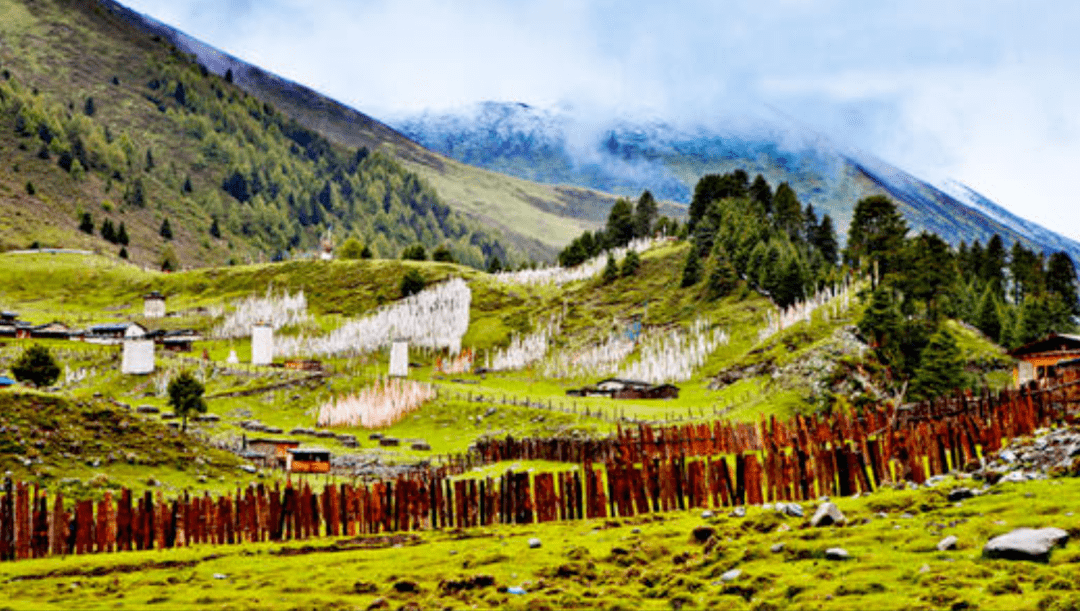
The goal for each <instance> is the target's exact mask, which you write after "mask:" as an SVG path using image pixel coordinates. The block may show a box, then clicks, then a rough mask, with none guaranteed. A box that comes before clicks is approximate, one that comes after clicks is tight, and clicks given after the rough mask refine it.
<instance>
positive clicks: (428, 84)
mask: <svg viewBox="0 0 1080 611" xmlns="http://www.w3.org/2000/svg"><path fill="white" fill-rule="evenodd" d="M123 1H124V2H125V3H126V4H127V5H128V6H131V7H132V8H134V9H136V10H139V11H141V12H144V13H146V14H148V15H150V16H152V17H154V18H156V19H159V20H161V21H164V22H165V23H168V24H170V25H173V26H175V27H177V28H179V29H181V30H183V31H185V32H187V33H188V34H190V35H192V36H195V37H196V38H199V39H201V40H204V41H206V42H208V43H210V44H212V45H214V46H216V47H218V48H221V49H223V50H225V51H227V52H229V53H231V54H233V55H236V56H238V57H240V58H242V59H244V60H246V61H249V62H252V63H255V64H257V65H260V66H262V67H264V68H266V69H268V70H271V71H273V72H276V73H278V74H280V75H282V76H285V77H287V78H290V79H292V80H295V81H298V82H301V83H303V84H306V85H308V86H310V87H312V88H314V89H316V90H318V91H320V92H322V93H325V94H328V95H330V96H332V97H334V98H336V99H338V100H340V101H342V102H345V103H347V104H349V105H351V106H354V107H356V108H357V109H359V110H361V111H363V112H366V113H368V114H371V115H373V116H375V117H377V118H379V117H382V118H387V117H390V116H392V115H394V114H397V113H400V112H404V111H416V110H422V109H426V108H434V109H438V108H447V107H455V106H461V105H465V104H468V103H471V102H475V101H479V100H508V101H509V100H513V101H520V102H525V103H529V104H533V105H538V106H549V105H555V104H565V103H569V104H572V105H574V106H575V107H576V108H579V109H582V108H587V109H590V110H592V111H595V112H600V113H605V114H617V115H624V116H631V117H633V116H644V117H650V118H663V119H666V120H668V121H672V122H676V123H685V124H698V123H701V124H706V125H709V126H716V127H723V126H724V125H726V124H730V123H734V122H737V121H738V119H739V117H741V116H743V115H745V114H746V113H747V112H756V110H757V109H760V108H762V107H764V106H765V105H768V106H770V107H773V108H776V109H778V110H780V111H781V112H783V113H785V114H787V115H789V116H791V117H794V118H796V119H797V120H799V121H800V122H802V123H803V124H805V125H807V126H808V127H811V128H813V129H816V130H817V131H819V132H822V133H824V134H825V135H827V136H829V137H830V138H832V139H833V140H835V141H837V142H839V143H841V144H846V145H851V146H856V147H859V148H861V149H863V150H865V151H867V152H870V153H872V154H875V155H877V156H878V157H880V158H882V159H884V160H885V161H888V162H890V163H893V164H896V165H898V166H900V167H901V168H903V169H906V170H908V171H910V172H912V173H914V174H916V175H917V176H920V177H923V178H927V179H930V180H933V181H942V180H944V179H947V178H952V179H956V180H959V181H961V182H963V183H965V184H967V185H969V186H971V187H972V188H974V189H976V190H977V191H980V192H981V193H983V194H984V195H986V196H988V197H990V198H991V199H993V200H994V201H996V202H998V203H999V204H1001V205H1003V206H1005V207H1007V208H1009V209H1010V210H1012V211H1013V212H1015V213H1017V214H1019V215H1021V216H1023V217H1026V218H1030V219H1032V220H1034V221H1036V222H1039V223H1040V224H1043V225H1045V226H1047V227H1049V228H1051V229H1053V230H1055V231H1057V232H1059V233H1061V234H1063V235H1067V236H1069V237H1071V238H1073V239H1077V240H1080V198H1077V197H1076V196H1075V195H1072V194H1073V193H1075V192H1077V191H1078V189H1077V188H1076V187H1075V186H1072V185H1070V184H1069V183H1071V182H1072V177H1073V176H1074V175H1075V174H1076V171H1075V170H1076V169H1077V168H1080V78H1078V77H1080V36H1077V35H1076V33H1075V32H1074V29H1075V25H1076V24H1078V23H1080V3H1077V2H1067V1H1055V2H1039V1H1031V0H1028V1H1023V2H1022V1H1007V2H1006V1H995V0H979V1H974V0H957V1H949V0H936V1H926V0H906V1H903V2H900V1H895V2H893V1H882V2H848V1H839V0H836V1H834V0H755V1H752V2H743V1H735V2H718V1H713V2H709V1H702V2H666V3H660V2H632V1H626V0H621V1H619V2H614V1H606V0H598V1H594V2H587V1H583V0H573V1H556V0H547V1H528V0H523V1H513V2H511V1H493V0H473V1H469V2H454V3H450V2H433V1H430V0H393V1H383V0H378V1H365V0H353V1H347V2H346V1H338V0H322V1H320V2H313V1H306V0H123Z"/></svg>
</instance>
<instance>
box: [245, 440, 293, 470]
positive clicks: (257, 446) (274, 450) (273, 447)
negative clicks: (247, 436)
mask: <svg viewBox="0 0 1080 611" xmlns="http://www.w3.org/2000/svg"><path fill="white" fill-rule="evenodd" d="M299 446H300V442H299V441H293V440H292V439H266V438H259V439H251V440H248V442H247V448H248V450H250V451H252V452H258V453H260V454H262V455H263V456H266V457H267V462H268V463H269V464H271V465H275V466H278V467H282V468H284V467H286V466H287V465H288V462H289V450H292V449H294V448H297V447H299Z"/></svg>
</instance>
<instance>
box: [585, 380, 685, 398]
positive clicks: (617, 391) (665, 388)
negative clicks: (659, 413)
mask: <svg viewBox="0 0 1080 611" xmlns="http://www.w3.org/2000/svg"><path fill="white" fill-rule="evenodd" d="M566 394H567V396H570V397H611V398H612V399H678V398H679V387H678V386H675V385H673V384H659V385H652V384H649V383H648V382H642V381H640V380H623V379H620V378H608V379H606V380H600V381H599V382H597V383H596V384H593V385H592V386H584V387H582V388H574V389H571V390H568V391H566Z"/></svg>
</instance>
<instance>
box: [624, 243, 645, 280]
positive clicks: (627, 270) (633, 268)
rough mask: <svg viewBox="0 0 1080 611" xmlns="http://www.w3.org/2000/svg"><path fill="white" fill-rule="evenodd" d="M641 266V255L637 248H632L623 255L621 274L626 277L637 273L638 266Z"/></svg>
mask: <svg viewBox="0 0 1080 611" xmlns="http://www.w3.org/2000/svg"><path fill="white" fill-rule="evenodd" d="M640 267H641V255H639V254H638V253H637V251H636V250H631V251H629V252H627V253H626V256H625V257H623V262H622V268H621V269H620V270H619V275H621V276H622V277H624V278H626V277H627V276H633V275H634V274H636V273H637V270H638V268H640Z"/></svg>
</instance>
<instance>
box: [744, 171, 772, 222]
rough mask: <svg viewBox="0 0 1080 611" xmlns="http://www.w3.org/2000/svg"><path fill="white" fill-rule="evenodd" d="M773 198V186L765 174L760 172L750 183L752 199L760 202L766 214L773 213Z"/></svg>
mask: <svg viewBox="0 0 1080 611" xmlns="http://www.w3.org/2000/svg"><path fill="white" fill-rule="evenodd" d="M772 199H773V194H772V187H770V186H769V183H768V182H767V181H766V180H765V177H764V176H762V175H761V174H758V175H757V176H755V177H754V182H753V183H752V184H751V185H750V201H752V202H756V203H758V204H760V205H761V208H762V210H764V212H765V214H771V213H772Z"/></svg>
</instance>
